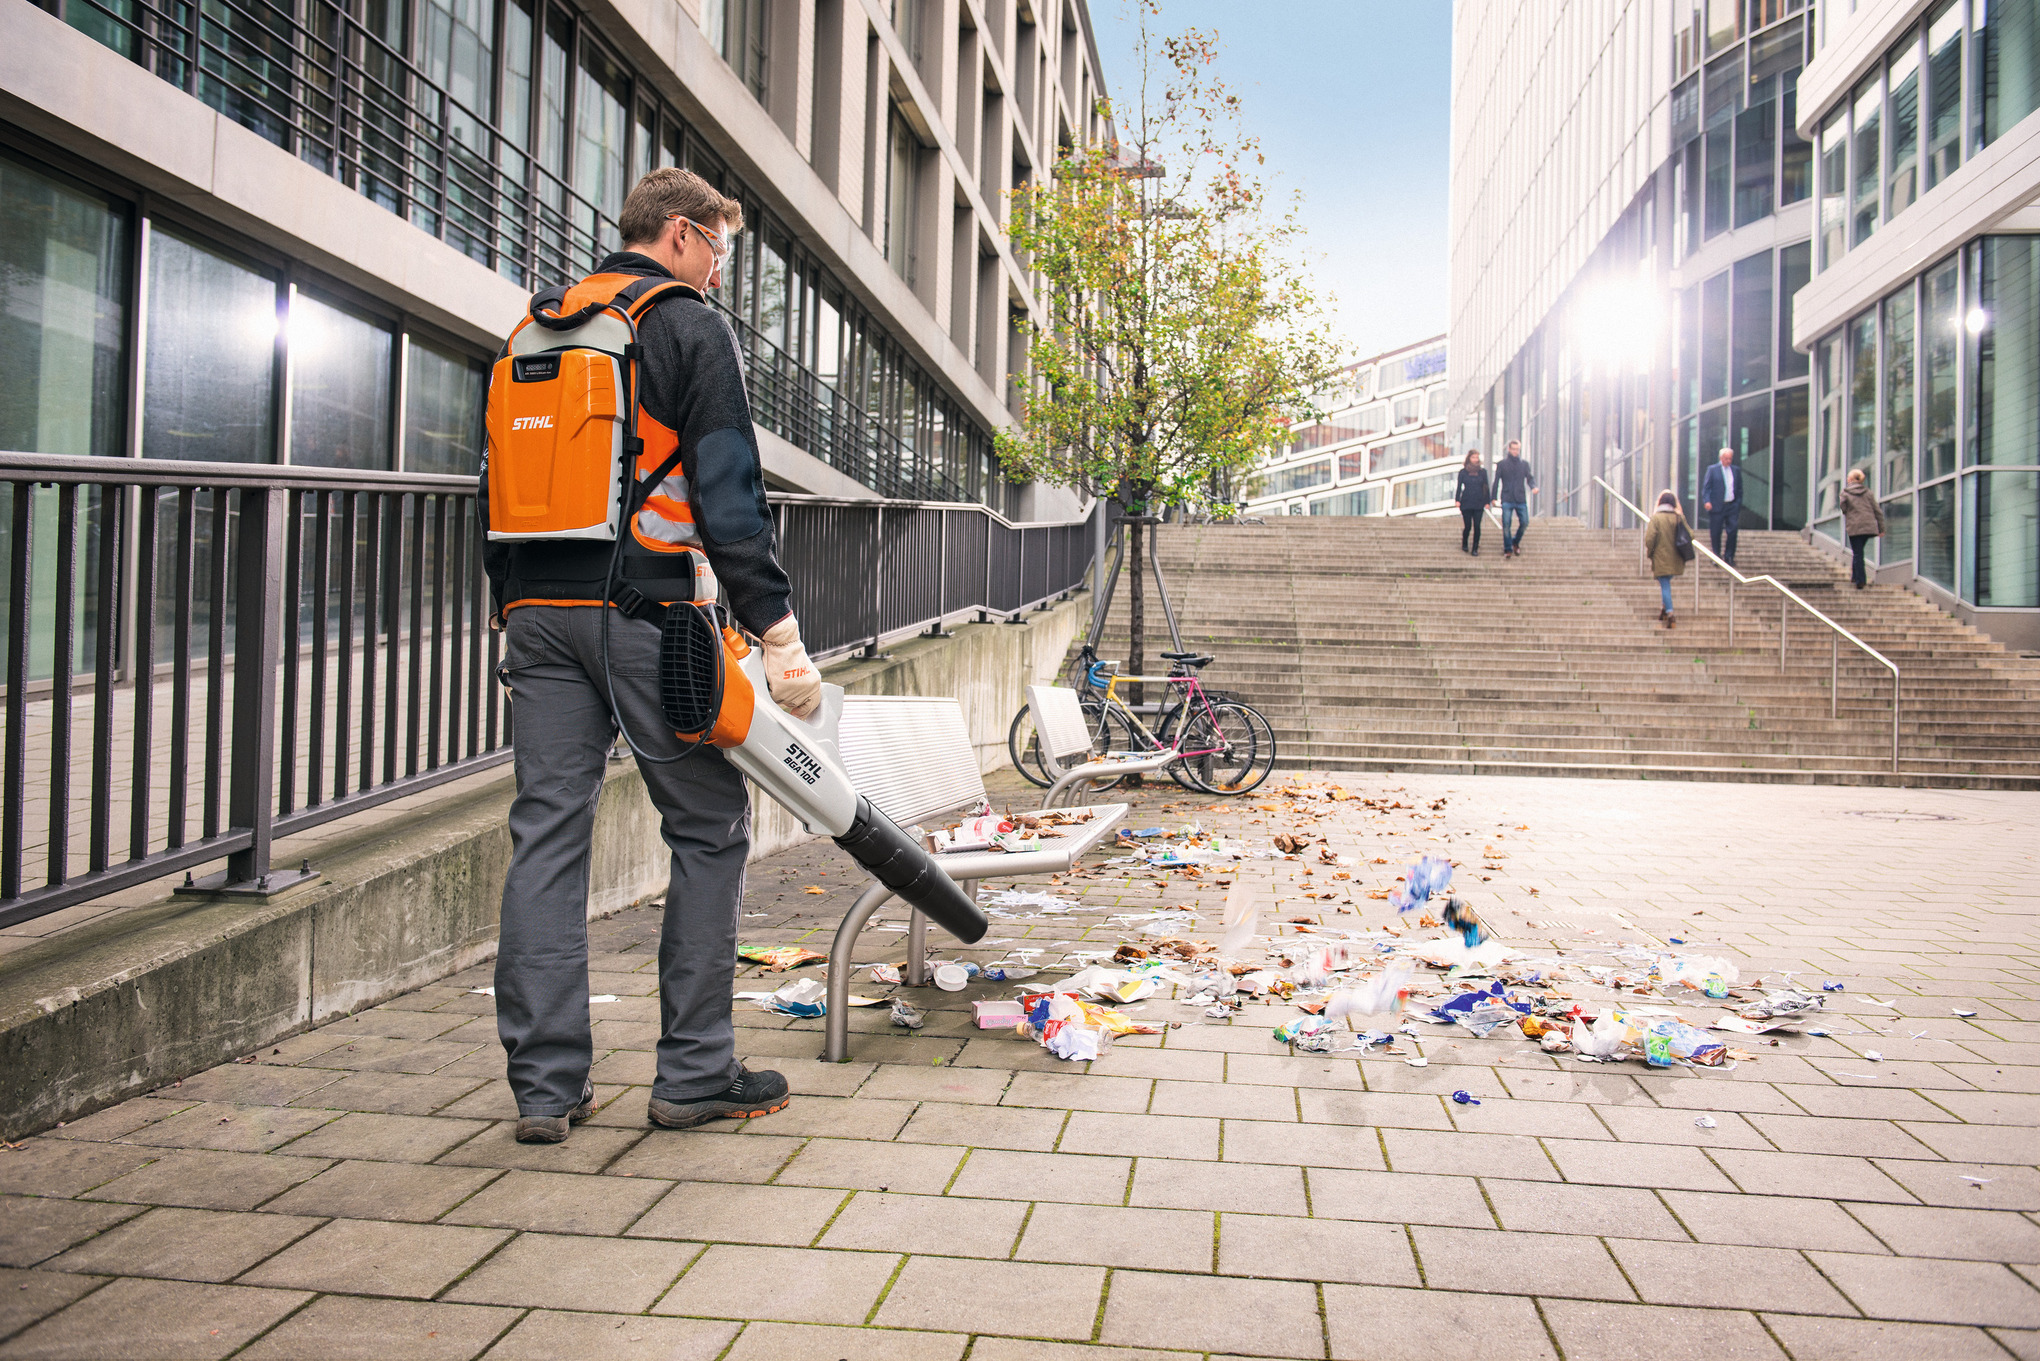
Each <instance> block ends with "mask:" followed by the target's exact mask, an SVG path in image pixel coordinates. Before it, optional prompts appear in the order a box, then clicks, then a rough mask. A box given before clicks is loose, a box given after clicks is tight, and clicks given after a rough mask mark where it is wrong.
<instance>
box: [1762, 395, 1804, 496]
mask: <svg viewBox="0 0 2040 1361" xmlns="http://www.w3.org/2000/svg"><path fill="white" fill-rule="evenodd" d="M1775 398H1776V400H1774V401H1773V402H1772V404H1771V442H1772V455H1773V457H1772V464H1773V478H1772V480H1773V482H1774V483H1775V484H1776V485H1775V487H1774V488H1773V490H1772V493H1771V504H1772V509H1773V513H1772V517H1771V528H1773V529H1804V528H1805V527H1806V474H1807V467H1806V424H1807V419H1806V418H1807V409H1806V389H1805V388H1804V387H1795V388H1785V389H1783V390H1781V391H1779V392H1778V393H1776V394H1775Z"/></svg>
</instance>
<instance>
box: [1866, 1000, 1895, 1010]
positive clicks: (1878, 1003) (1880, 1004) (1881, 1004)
mask: <svg viewBox="0 0 2040 1361" xmlns="http://www.w3.org/2000/svg"><path fill="white" fill-rule="evenodd" d="M1863 1000H1864V1001H1866V1002H1868V1003H1869V1004H1870V1005H1871V1006H1873V1007H1891V1008H1892V1009H1893V1010H1896V1009H1897V1007H1898V1003H1896V1002H1884V1001H1880V1000H1878V999H1877V998H1875V997H1865V998H1864V999H1863Z"/></svg>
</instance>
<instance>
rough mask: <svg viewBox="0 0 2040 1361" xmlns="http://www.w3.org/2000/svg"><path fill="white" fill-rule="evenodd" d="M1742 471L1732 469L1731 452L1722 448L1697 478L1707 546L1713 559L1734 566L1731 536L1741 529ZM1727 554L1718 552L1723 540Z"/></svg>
mask: <svg viewBox="0 0 2040 1361" xmlns="http://www.w3.org/2000/svg"><path fill="white" fill-rule="evenodd" d="M1742 493H1743V482H1742V469H1740V468H1738V467H1736V466H1735V450H1733V449H1723V450H1722V451H1721V455H1720V458H1719V461H1718V462H1716V463H1715V465H1714V466H1713V467H1711V468H1709V469H1708V470H1707V475H1706V476H1705V477H1703V478H1701V479H1700V509H1702V510H1704V511H1706V512H1707V539H1708V547H1710V548H1712V549H1713V550H1714V556H1715V557H1717V558H1720V559H1721V560H1722V561H1723V562H1725V563H1727V564H1728V565H1729V566H1730V567H1733V566H1735V534H1736V530H1738V529H1739V528H1741V527H1742ZM1724 537H1725V538H1726V539H1727V540H1728V551H1726V552H1723V551H1722V547H1721V544H1722V540H1723V538H1724Z"/></svg>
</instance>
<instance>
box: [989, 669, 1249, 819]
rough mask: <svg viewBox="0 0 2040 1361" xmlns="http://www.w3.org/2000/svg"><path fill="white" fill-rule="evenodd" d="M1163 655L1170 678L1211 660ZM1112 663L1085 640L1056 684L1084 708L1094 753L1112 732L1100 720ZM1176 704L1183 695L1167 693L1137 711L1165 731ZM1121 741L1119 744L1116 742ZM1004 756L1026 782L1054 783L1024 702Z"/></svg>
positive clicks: (1219, 698) (1216, 698)
mask: <svg viewBox="0 0 2040 1361" xmlns="http://www.w3.org/2000/svg"><path fill="white" fill-rule="evenodd" d="M1162 656H1163V657H1164V658H1165V659H1167V660H1168V661H1169V662H1170V663H1171V665H1170V667H1169V674H1170V675H1171V676H1181V675H1186V674H1188V671H1189V669H1190V668H1189V665H1188V664H1189V663H1194V664H1195V665H1196V666H1198V667H1203V666H1207V665H1209V664H1210V663H1211V661H1212V658H1211V657H1210V656H1209V655H1206V654H1201V653H1195V652H1165V653H1163V654H1162ZM1117 665H1118V663H1116V662H1101V661H1099V660H1098V649H1097V648H1096V647H1095V646H1093V645H1092V644H1090V643H1084V644H1081V645H1080V646H1079V647H1078V648H1077V651H1076V655H1075V656H1073V657H1071V658H1070V660H1069V662H1068V663H1066V664H1065V665H1064V667H1063V670H1062V672H1061V674H1060V675H1059V676H1058V680H1059V681H1061V683H1063V684H1064V685H1067V686H1068V687H1069V688H1070V689H1072V690H1075V691H1076V692H1077V704H1078V707H1079V708H1081V709H1082V710H1083V712H1084V721H1085V725H1086V726H1087V727H1089V728H1090V730H1091V732H1092V734H1093V740H1092V751H1093V752H1094V753H1095V752H1099V751H1103V750H1105V749H1106V748H1108V747H1109V746H1110V745H1111V742H1112V738H1113V732H1112V731H1110V730H1108V720H1107V719H1106V718H1105V690H1106V687H1107V685H1108V684H1109V682H1110V680H1111V675H1112V668H1113V667H1115V666H1117ZM1204 693H1205V695H1206V697H1207V698H1209V699H1210V700H1211V701H1212V703H1214V704H1218V703H1238V702H1241V701H1240V698H1239V696H1238V695H1235V694H1233V693H1231V692H1230V691H1227V690H1213V689H1208V688H1207V689H1206V690H1205V691H1204ZM1181 708H1182V697H1181V696H1180V695H1178V694H1176V693H1175V692H1174V691H1171V692H1170V693H1169V695H1168V696H1167V698H1165V699H1164V700H1163V701H1162V702H1161V703H1159V704H1156V705H1154V706H1152V707H1151V708H1150V707H1148V706H1142V711H1143V712H1151V713H1155V714H1159V715H1160V718H1159V719H1158V720H1157V722H1156V725H1155V726H1156V728H1157V730H1158V731H1160V732H1162V733H1164V734H1166V733H1167V732H1168V731H1169V730H1170V728H1171V727H1173V726H1174V724H1175V721H1176V717H1177V711H1178V710H1180V709H1181ZM1119 731H1120V732H1121V733H1122V735H1124V736H1125V737H1126V738H1127V740H1128V741H1130V740H1131V734H1130V733H1129V732H1125V730H1124V729H1123V728H1122V729H1119ZM1124 745H1125V743H1124V742H1122V743H1121V746H1122V747H1123V746H1124ZM1006 754H1007V755H1008V756H1009V757H1011V758H1012V761H1013V768H1014V769H1015V770H1017V771H1019V772H1020V774H1021V776H1022V777H1023V778H1025V779H1026V780H1027V782H1028V783H1029V784H1032V785H1036V786H1039V787H1040V788H1043V789H1046V788H1048V786H1049V785H1050V784H1051V783H1053V780H1052V778H1051V776H1050V773H1049V770H1048V765H1047V763H1046V762H1044V761H1043V760H1042V759H1041V745H1040V743H1039V742H1038V741H1036V739H1035V736H1034V717H1033V714H1032V712H1031V711H1030V710H1029V708H1028V706H1027V705H1025V704H1023V705H1021V706H1020V712H1019V713H1017V714H1014V715H1013V722H1012V724H1011V726H1010V727H1008V728H1007V729H1006Z"/></svg>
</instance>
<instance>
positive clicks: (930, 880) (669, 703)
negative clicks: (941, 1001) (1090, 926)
mask: <svg viewBox="0 0 2040 1361" xmlns="http://www.w3.org/2000/svg"><path fill="white" fill-rule="evenodd" d="M659 705H660V708H661V709H662V710H663V711H664V713H665V717H666V721H667V723H669V724H671V725H672V728H673V731H674V733H675V734H676V735H678V736H679V737H680V738H681V740H683V741H687V742H692V743H696V744H700V743H702V742H704V741H705V742H706V743H708V744H709V745H710V746H714V747H717V748H720V749H721V751H722V753H723V755H724V756H726V757H728V758H729V762H730V764H731V765H733V766H735V767H736V768H737V769H738V770H741V771H743V772H744V774H746V775H748V776H750V778H751V780H752V781H753V782H754V783H756V784H757V786H758V787H759V788H760V789H762V790H764V791H765V792H766V793H767V794H769V795H771V796H772V798H773V799H774V800H775V801H776V802H778V803H779V804H780V805H781V806H783V807H784V808H786V809H787V810H788V811H789V812H791V813H792V814H793V815H794V816H795V817H797V818H799V819H800V820H801V823H802V825H803V826H805V827H806V828H807V829H808V830H809V831H810V832H813V833H815V834H817V835H820V836H828V837H833V838H834V839H835V842H836V844H837V845H838V846H841V847H842V848H843V849H844V850H846V851H848V852H849V853H850V858H851V859H853V860H855V861H856V862H857V863H858V864H859V865H862V866H863V867H864V868H865V870H867V871H868V872H869V873H870V874H871V876H872V877H873V878H874V879H877V880H878V881H879V882H880V883H881V884H884V885H885V886H886V887H887V888H889V889H891V890H892V891H893V892H894V893H895V894H896V895H898V897H899V898H900V899H901V900H903V901H905V902H907V903H909V904H911V905H912V906H914V907H916V908H919V909H920V910H921V912H922V913H924V914H925V915H926V916H927V918H928V920H930V921H932V922H934V923H935V924H936V925H937V926H940V927H941V928H942V929H943V930H945V931H947V932H948V933H949V934H950V935H952V936H955V937H956V938H957V939H958V940H960V941H962V942H963V943H964V944H966V945H970V944H974V943H975V942H976V941H978V940H980V939H982V938H983V936H984V934H985V930H986V927H987V926H988V925H989V923H988V922H987V920H986V918H985V914H984V912H983V911H982V910H981V909H979V907H978V905H977V904H976V903H974V902H972V901H971V900H970V897H969V895H967V894H965V893H964V891H963V890H962V889H961V888H960V887H958V886H957V883H956V881H955V880H954V879H951V878H950V877H949V876H948V875H947V874H944V873H943V872H942V869H941V867H940V866H938V865H937V864H936V863H935V857H934V856H933V855H931V854H930V853H929V852H928V851H927V850H926V849H925V848H924V847H922V845H921V844H920V843H919V842H917V841H916V840H914V838H912V837H910V836H908V835H907V834H906V833H905V832H903V831H901V830H900V828H899V826H898V825H897V824H896V823H894V822H893V820H892V819H891V818H889V817H887V816H886V815H885V814H884V813H882V812H880V811H879V810H878V809H877V808H875V807H873V806H872V804H871V801H870V800H869V799H867V798H865V797H864V796H863V795H862V794H859V793H858V792H857V789H856V787H855V786H854V785H852V784H851V783H850V777H849V775H848V774H846V773H845V772H844V770H843V762H842V757H841V756H840V754H839V752H838V749H837V745H836V734H837V730H838V728H839V726H840V725H841V722H842V718H843V690H842V687H840V686H835V685H824V686H823V687H822V700H821V704H820V705H819V707H817V708H816V710H815V713H814V716H813V717H812V718H808V719H805V720H803V719H798V718H795V717H794V716H793V715H791V714H789V713H787V712H786V711H785V710H784V709H782V708H780V707H779V706H778V705H777V704H775V703H774V702H773V700H772V694H771V691H770V690H769V689H768V688H767V686H766V683H765V666H764V662H763V660H762V659H761V657H760V656H759V653H758V651H757V649H755V648H753V647H751V646H750V645H749V644H748V643H746V642H745V641H744V639H743V637H742V635H740V634H739V633H738V632H737V631H736V630H735V629H733V628H730V627H729V626H728V625H726V624H720V623H719V622H718V620H717V617H716V607H715V606H713V605H674V606H671V607H670V608H668V609H667V611H666V617H665V621H664V623H663V624H662V625H661V626H660V635H659Z"/></svg>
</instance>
